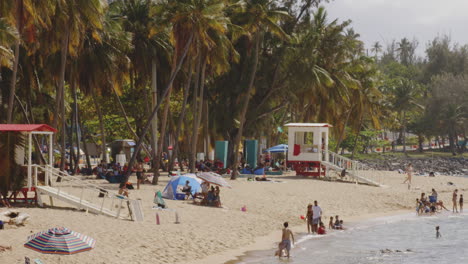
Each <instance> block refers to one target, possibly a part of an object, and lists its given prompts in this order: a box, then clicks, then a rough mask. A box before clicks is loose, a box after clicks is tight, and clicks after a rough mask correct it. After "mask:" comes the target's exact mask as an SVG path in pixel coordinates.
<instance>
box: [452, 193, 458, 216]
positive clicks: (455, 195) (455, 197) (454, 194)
mask: <svg viewBox="0 0 468 264" xmlns="http://www.w3.org/2000/svg"><path fill="white" fill-rule="evenodd" d="M457 196H458V189H455V191H453V194H452V202H453V208H452V211H453V212H454V213H458V208H457Z"/></svg>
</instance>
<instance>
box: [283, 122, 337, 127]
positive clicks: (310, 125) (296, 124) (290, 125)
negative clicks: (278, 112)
mask: <svg viewBox="0 0 468 264" xmlns="http://www.w3.org/2000/svg"><path fill="white" fill-rule="evenodd" d="M284 126H287V127H333V126H332V125H330V124H327V123H289V124H286V125H284Z"/></svg>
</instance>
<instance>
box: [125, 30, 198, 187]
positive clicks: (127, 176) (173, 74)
mask: <svg viewBox="0 0 468 264" xmlns="http://www.w3.org/2000/svg"><path fill="white" fill-rule="evenodd" d="M192 39H193V33H192V34H191V35H190V38H189V39H188V41H187V43H186V44H185V47H184V51H183V53H182V56H181V57H180V59H179V62H178V63H177V66H176V69H175V70H174V71H172V73H171V76H170V78H169V82H168V84H167V85H166V87H165V89H164V91H163V94H162V97H161V99H160V100H159V101H158V104H157V105H156V106H155V107H154V109H153V112H152V113H151V115H150V116H149V118H148V120H147V122H146V125H145V127H144V128H143V130H142V132H141V135H140V139H139V140H138V142H137V144H136V146H135V151H134V152H133V155H132V158H131V159H130V162H129V164H128V167H129V168H133V164H134V163H135V160H136V157H137V156H138V155H139V152H140V148H141V145H142V143H143V138H144V137H145V135H146V134H147V133H148V130H149V129H150V127H151V124H152V121H153V118H154V117H155V116H156V113H157V112H158V110H159V107H160V106H161V103H162V101H163V100H164V99H165V97H166V96H167V93H168V92H169V89H170V87H171V86H172V83H173V82H174V79H175V77H176V75H177V73H178V72H179V70H180V68H181V67H182V64H183V62H184V59H185V57H186V55H187V52H188V49H189V47H190V44H191V43H192ZM130 174H131V169H129V170H127V172H126V173H125V179H124V181H128V178H129V177H130ZM155 177H156V176H155Z"/></svg>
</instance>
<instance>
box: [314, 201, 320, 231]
mask: <svg viewBox="0 0 468 264" xmlns="http://www.w3.org/2000/svg"><path fill="white" fill-rule="evenodd" d="M321 216H322V208H320V206H318V203H317V201H314V206H312V234H313V233H317V230H318V225H319V223H320V222H321V221H322V217H321Z"/></svg>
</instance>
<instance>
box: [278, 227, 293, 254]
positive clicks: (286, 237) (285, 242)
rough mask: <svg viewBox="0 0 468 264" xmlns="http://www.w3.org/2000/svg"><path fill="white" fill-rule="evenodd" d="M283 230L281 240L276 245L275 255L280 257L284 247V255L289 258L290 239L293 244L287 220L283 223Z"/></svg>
mask: <svg viewBox="0 0 468 264" xmlns="http://www.w3.org/2000/svg"><path fill="white" fill-rule="evenodd" d="M283 226H284V228H283V232H282V235H281V242H280V243H279V245H278V251H276V253H275V256H278V258H281V257H282V255H283V254H282V253H283V250H284V249H286V256H287V257H288V258H289V252H290V251H291V245H292V244H291V239H292V243H293V244H294V243H295V241H294V235H293V233H292V232H291V230H290V229H289V228H288V226H289V224H288V222H284V224H283Z"/></svg>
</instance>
